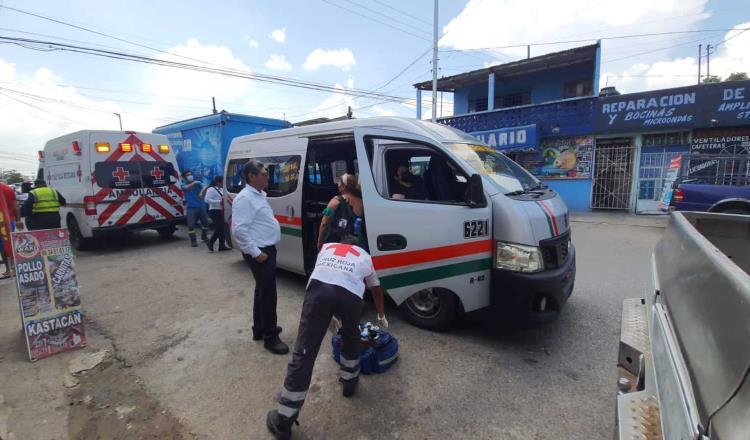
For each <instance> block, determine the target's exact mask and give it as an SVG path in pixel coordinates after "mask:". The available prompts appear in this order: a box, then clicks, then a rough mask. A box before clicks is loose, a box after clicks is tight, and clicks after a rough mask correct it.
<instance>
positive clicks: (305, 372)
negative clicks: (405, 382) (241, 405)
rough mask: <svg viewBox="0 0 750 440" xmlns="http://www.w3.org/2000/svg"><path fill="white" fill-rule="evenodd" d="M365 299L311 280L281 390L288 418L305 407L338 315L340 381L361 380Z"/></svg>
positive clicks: (280, 407) (283, 412) (282, 411)
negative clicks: (361, 320)
mask: <svg viewBox="0 0 750 440" xmlns="http://www.w3.org/2000/svg"><path fill="white" fill-rule="evenodd" d="M362 304H363V302H362V299H361V298H360V297H358V296H357V295H355V294H353V293H351V292H349V291H348V290H346V289H344V288H343V287H340V286H336V285H332V284H326V283H322V282H320V281H317V280H311V281H310V285H309V286H308V288H307V291H306V292H305V302H304V304H303V305H302V316H301V317H300V321H299V330H298V331H297V341H296V342H295V344H294V352H293V353H292V360H291V362H289V366H288V367H287V372H286V379H285V380H284V388H283V389H282V390H281V395H280V397H279V403H278V407H277V410H278V411H279V414H281V415H283V416H285V417H296V416H297V413H299V410H300V408H302V405H303V404H304V403H305V397H306V396H307V389H308V388H309V387H310V380H311V378H312V372H313V366H314V365H315V358H317V356H318V351H319V350H320V344H321V343H322V341H323V339H324V338H325V336H326V330H327V329H328V325H329V324H330V322H331V318H332V317H333V316H334V315H335V316H336V317H337V318H339V319H340V320H341V325H342V326H341V339H342V342H343V347H342V349H341V379H343V380H345V381H350V380H358V378H359V355H360V351H361V346H360V340H359V318H360V316H361V315H362Z"/></svg>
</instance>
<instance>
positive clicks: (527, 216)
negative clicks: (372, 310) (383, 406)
mask: <svg viewBox="0 0 750 440" xmlns="http://www.w3.org/2000/svg"><path fill="white" fill-rule="evenodd" d="M249 159H256V160H258V161H260V162H262V163H263V164H265V166H266V167H267V168H268V173H269V186H268V189H267V190H266V192H267V195H268V202H269V204H270V205H271V207H272V208H273V211H274V214H275V216H276V219H277V220H278V221H279V224H280V226H281V242H280V243H279V244H278V245H277V250H278V254H277V265H278V267H280V268H282V269H286V270H289V271H292V272H296V273H300V274H309V273H310V272H311V271H312V269H313V266H314V264H315V258H316V254H317V249H316V241H317V233H318V226H319V224H320V221H321V218H322V215H323V209H324V208H325V207H326V205H327V204H328V201H329V200H330V199H331V198H332V197H334V196H335V195H336V194H337V188H336V180H337V177H338V176H340V175H341V174H343V173H353V174H357V175H358V176H359V179H360V184H361V187H362V198H363V201H364V211H365V225H366V228H365V230H366V235H367V243H368V245H369V251H370V253H371V254H372V257H373V263H374V265H375V268H376V270H377V272H378V275H379V277H380V280H381V282H382V285H383V287H384V288H385V289H386V290H387V293H388V295H389V296H390V298H392V299H393V301H394V302H395V303H396V304H397V305H398V306H399V308H400V309H401V311H402V312H403V314H404V316H405V318H406V319H407V320H408V321H410V322H411V323H413V324H415V325H417V326H419V327H423V328H427V329H435V330H439V329H445V328H447V327H449V326H450V325H451V324H452V323H453V322H454V321H455V320H456V319H457V318H458V317H459V316H461V315H466V316H468V317H470V318H476V319H479V320H481V321H484V322H487V323H490V324H500V325H502V326H509V327H518V326H527V325H533V324H536V323H541V322H546V321H550V320H553V319H555V318H556V317H557V316H558V315H559V313H560V311H561V309H562V308H563V306H564V305H565V303H566V301H567V300H568V297H569V296H570V295H571V293H572V291H573V286H574V280H575V272H576V265H575V248H574V246H573V244H572V243H571V235H570V224H569V219H568V209H567V207H566V205H565V202H564V201H563V200H562V198H561V197H560V195H559V194H557V193H556V192H555V191H553V190H552V189H550V188H548V187H547V186H546V185H544V184H543V183H542V182H540V181H539V180H537V179H536V178H535V177H534V176H532V175H531V174H530V173H528V172H527V171H526V170H524V169H523V168H522V167H521V166H519V165H518V164H516V163H515V162H513V161H512V160H510V159H509V158H508V157H506V156H505V155H503V154H502V153H500V152H498V151H496V150H495V149H493V148H491V147H489V146H487V145H486V144H483V143H482V142H481V141H479V140H478V139H477V138H475V137H473V136H470V135H468V134H466V133H464V132H462V131H459V130H456V129H454V128H452V127H448V126H445V125H441V124H435V123H431V122H426V121H420V120H413V119H405V118H395V117H383V118H371V119H351V120H346V121H337V122H330V123H323V124H318V125H311V126H304V127H297V128H291V129H285V130H278V131H273V132H267V133H258V134H253V135H248V136H241V137H237V138H235V139H234V140H233V141H232V144H231V146H230V149H229V154H228V160H227V164H226V170H225V172H224V175H225V178H226V182H225V187H226V189H227V191H225V193H226V194H225V200H224V203H225V206H224V208H225V215H226V216H227V220H230V221H231V204H232V200H233V198H234V197H235V196H236V194H237V193H238V192H239V191H240V190H242V188H243V186H244V184H243V182H242V177H241V172H242V169H243V166H244V164H245V163H246V162H247V161H248V160H249ZM401 165H406V166H407V167H408V169H409V170H410V172H411V177H410V178H411V179H414V181H416V180H421V181H422V182H423V183H424V186H426V188H427V193H426V194H425V196H424V197H423V198H422V199H419V200H412V199H405V198H403V197H399V196H394V194H392V191H390V190H389V188H391V187H394V184H395V181H394V177H393V176H394V175H396V169H397V168H398V167H399V166H401Z"/></svg>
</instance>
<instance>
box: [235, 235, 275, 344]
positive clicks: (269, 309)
mask: <svg viewBox="0 0 750 440" xmlns="http://www.w3.org/2000/svg"><path fill="white" fill-rule="evenodd" d="M260 250H261V252H265V253H266V254H267V255H268V259H267V260H266V261H264V262H263V263H258V262H257V261H255V259H254V258H253V257H251V256H250V255H247V254H244V253H243V254H242V257H243V258H245V261H247V264H248V265H249V266H250V270H251V271H252V272H253V277H254V278H255V297H254V299H253V333H254V334H262V335H263V338H264V339H267V340H268V339H272V338H275V337H276V336H277V335H278V334H279V332H278V330H277V329H276V246H268V247H263V248H260Z"/></svg>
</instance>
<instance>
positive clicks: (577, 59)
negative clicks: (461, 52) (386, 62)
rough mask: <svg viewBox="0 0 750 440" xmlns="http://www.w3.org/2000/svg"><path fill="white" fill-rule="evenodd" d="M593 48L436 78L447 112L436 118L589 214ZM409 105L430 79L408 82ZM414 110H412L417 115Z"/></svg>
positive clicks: (595, 80)
mask: <svg viewBox="0 0 750 440" xmlns="http://www.w3.org/2000/svg"><path fill="white" fill-rule="evenodd" d="M599 58H600V46H599V44H595V45H590V46H583V47H579V48H574V49H570V50H565V51H562V52H556V53H552V54H547V55H542V56H539V57H535V58H530V59H527V60H521V61H516V62H513V63H508V64H503V65H499V66H492V67H488V68H486V69H481V70H476V71H473V72H467V73H463V74H459V75H455V76H451V77H445V78H441V79H440V80H438V90H440V91H447V92H452V93H453V99H454V109H453V110H454V112H453V113H454V115H453V116H451V117H447V118H441V119H439V122H440V123H443V124H447V125H450V126H452V127H456V128H458V129H460V130H463V131H465V132H467V133H470V134H473V135H475V136H477V137H478V138H479V139H481V140H482V141H484V142H485V143H487V144H488V145H490V146H492V147H494V148H496V149H498V150H500V151H503V152H504V153H506V154H507V155H509V156H510V157H511V158H513V159H514V160H515V161H516V162H518V163H519V164H521V165H522V166H524V167H525V168H526V169H527V170H529V171H530V172H531V173H532V174H534V175H535V176H537V177H538V178H540V179H542V180H544V181H545V183H546V184H547V185H549V186H550V187H551V188H553V189H555V190H556V191H557V192H558V193H559V194H561V196H562V197H563V198H564V200H565V202H566V203H567V205H568V207H569V208H570V209H571V210H573V211H587V210H589V209H590V197H591V192H592V171H593V161H594V145H595V139H594V110H595V105H596V90H597V85H598V75H599V67H598V66H599ZM415 87H416V88H417V96H418V100H417V102H418V103H419V102H421V99H419V98H420V97H421V93H422V90H429V89H431V87H432V83H431V82H424V83H420V84H416V85H415ZM420 116H421V108H418V109H417V117H420Z"/></svg>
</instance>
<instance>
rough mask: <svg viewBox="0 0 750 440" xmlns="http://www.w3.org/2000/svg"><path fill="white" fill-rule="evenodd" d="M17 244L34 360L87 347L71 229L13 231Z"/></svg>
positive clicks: (24, 315)
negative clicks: (69, 230) (71, 243)
mask: <svg viewBox="0 0 750 440" xmlns="http://www.w3.org/2000/svg"><path fill="white" fill-rule="evenodd" d="M12 243H13V255H14V257H15V265H16V280H17V285H18V305H19V308H20V312H21V319H22V321H23V327H24V334H25V335H26V347H27V349H28V352H29V359H30V360H31V361H36V360H39V359H43V358H45V357H48V356H52V355H54V354H56V353H60V352H62V351H67V350H72V349H74V348H80V347H84V346H86V333H85V332H84V326H83V310H82V309H81V293H80V290H79V288H78V281H77V280H76V274H75V264H74V262H75V258H74V255H73V253H72V252H71V248H70V239H69V236H68V230H67V229H62V228H61V229H43V230H39V231H28V232H14V233H13V234H12Z"/></svg>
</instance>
